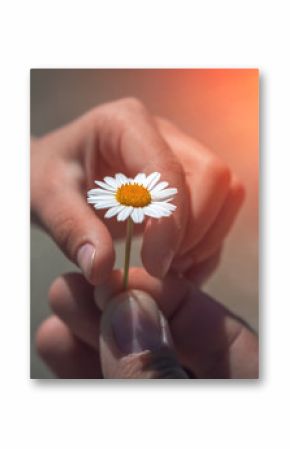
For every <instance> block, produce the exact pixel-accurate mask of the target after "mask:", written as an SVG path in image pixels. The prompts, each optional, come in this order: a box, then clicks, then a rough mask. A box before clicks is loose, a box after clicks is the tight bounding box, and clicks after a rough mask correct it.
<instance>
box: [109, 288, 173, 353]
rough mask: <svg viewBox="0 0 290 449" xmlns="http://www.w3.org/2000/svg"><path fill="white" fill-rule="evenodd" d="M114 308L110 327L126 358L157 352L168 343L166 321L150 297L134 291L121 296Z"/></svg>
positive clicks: (117, 344)
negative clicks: (141, 353) (136, 354)
mask: <svg viewBox="0 0 290 449" xmlns="http://www.w3.org/2000/svg"><path fill="white" fill-rule="evenodd" d="M114 304H115V305H114V309H113V311H112V313H111V318H110V325H111V330H112V334H113V338H114V340H115V344H116V346H117V347H118V349H119V351H120V352H121V353H122V354H124V355H126V354H134V353H139V352H143V351H145V350H151V351H154V350H158V349H160V348H161V347H162V346H164V345H166V344H167V343H168V342H167V329H166V330H164V320H163V319H162V318H161V314H160V312H159V309H158V307H157V306H156V303H155V301H154V300H153V299H152V298H151V297H150V296H149V295H148V294H147V293H145V292H142V291H139V290H132V291H129V292H126V293H123V294H122V295H120V296H119V297H118V298H117V300H115V303H114Z"/></svg>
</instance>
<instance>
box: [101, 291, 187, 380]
mask: <svg viewBox="0 0 290 449" xmlns="http://www.w3.org/2000/svg"><path fill="white" fill-rule="evenodd" d="M100 351H101V361H102V369H103V374H104V377H105V378H108V379H112V378H115V379H178V378H182V379H185V378H187V375H186V373H185V372H184V371H183V369H182V368H181V367H180V365H179V364H178V362H177V360H176V358H175V356H174V352H173V350H172V348H171V337H170V333H169V328H168V324H167V322H166V319H165V318H164V316H163V315H162V314H161V313H160V311H159V309H158V307H157V306H156V303H155V302H154V300H153V299H152V298H151V297H150V296H149V295H148V294H147V293H145V292H142V291H138V290H131V291H128V292H123V293H122V294H120V295H118V296H116V297H114V298H113V299H112V301H111V302H110V303H109V305H108V307H106V308H105V311H104V314H103V317H102V325H101V336H100Z"/></svg>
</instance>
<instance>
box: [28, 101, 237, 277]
mask: <svg viewBox="0 0 290 449" xmlns="http://www.w3.org/2000/svg"><path fill="white" fill-rule="evenodd" d="M133 124H134V126H133ZM141 171H142V172H143V171H144V172H145V173H146V174H149V173H151V172H153V171H159V172H160V173H161V174H162V180H166V181H168V182H169V184H170V186H173V187H177V189H178V195H176V198H175V199H174V204H176V205H177V209H176V211H175V212H174V214H173V215H172V216H171V217H169V218H164V219H161V220H154V219H153V220H147V222H146V224H145V225H143V226H140V225H139V226H135V233H140V232H143V245H142V254H141V255H142V261H143V265H144V267H145V269H146V270H147V272H148V273H150V274H151V275H153V276H156V277H158V278H163V277H164V276H165V275H166V274H167V273H168V272H169V271H171V272H173V271H174V272H178V273H181V274H182V275H183V276H184V277H185V278H186V279H189V280H191V281H193V282H195V283H201V282H202V281H203V280H204V279H205V278H206V277H207V275H209V274H210V273H211V272H212V271H213V270H214V268H215V267H216V265H217V263H218V260H219V255H220V252H221V248H222V244H223V241H224V239H225V237H226V235H227V234H228V232H229V229H230V228H231V226H232V224H233V222H234V220H235V217H236V215H237V213H238V211H239V209H240V206H241V204H242V202H243V199H244V188H243V186H242V185H241V183H240V182H239V181H238V180H237V178H236V177H235V175H233V174H232V173H231V171H230V170H229V168H228V167H227V166H226V164H224V163H223V162H222V161H221V160H220V159H219V158H218V157H217V156H216V155H215V154H214V153H213V152H211V151H210V150H208V149H207V148H205V147H203V146H202V145H201V144H200V143H198V142H196V141H195V140H194V139H192V138H190V137H188V136H187V135H185V134H184V133H182V132H181V131H180V130H179V129H178V128H176V127H175V126H174V125H173V124H171V123H170V122H168V121H166V120H164V119H162V118H157V117H153V116H152V115H151V114H150V113H149V112H148V111H147V110H146V108H145V106H144V105H143V104H142V103H140V102H139V101H138V100H136V99H133V98H128V99H122V100H119V101H116V102H113V103H108V104H104V105H102V106H100V107H97V108H95V109H93V110H91V111H89V112H88V113H86V114H85V115H83V116H81V117H80V118H78V119H77V120H75V121H73V122H71V123H69V124H68V125H66V126H64V127H63V128H60V129H57V130H56V131H53V132H51V133H49V134H47V135H45V136H43V137H41V138H38V139H33V140H32V143H31V208H32V214H33V217H34V219H35V220H36V221H37V222H38V223H39V224H40V225H41V226H42V227H43V228H44V229H45V230H46V231H47V232H48V233H49V234H50V235H51V236H52V237H53V239H54V240H55V241H56V243H57V244H58V245H59V246H60V248H61V249H62V251H63V252H64V253H65V254H66V255H67V257H68V258H69V259H70V260H72V261H73V262H75V263H77V260H78V257H77V256H78V250H79V249H80V248H81V246H82V245H83V244H85V243H91V244H92V245H93V246H94V247H95V248H96V252H95V256H94V259H93V261H92V267H91V270H90V271H89V272H84V275H85V276H86V278H87V280H88V281H89V282H91V283H92V284H94V285H97V284H99V283H102V282H104V281H105V280H106V279H107V278H108V277H109V275H110V273H111V272H112V268H113V265H114V257H115V255H114V248H113V239H114V238H119V237H122V236H124V231H125V226H124V224H120V223H117V221H116V220H106V222H105V223H104V221H103V219H102V217H103V215H104V211H100V213H98V214H96V212H95V210H94V209H93V208H92V207H91V206H89V205H88V204H87V203H86V192H87V190H88V189H90V188H93V187H94V182H93V181H94V180H95V179H99V180H100V179H102V178H103V177H104V176H108V175H114V174H115V173H118V172H123V173H125V174H126V175H127V176H135V175H136V173H138V172H141Z"/></svg>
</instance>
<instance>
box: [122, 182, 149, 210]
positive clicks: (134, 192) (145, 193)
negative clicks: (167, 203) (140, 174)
mask: <svg viewBox="0 0 290 449" xmlns="http://www.w3.org/2000/svg"><path fill="white" fill-rule="evenodd" d="M116 200H117V201H119V203H121V204H124V206H133V207H144V206H147V205H148V204H150V203H151V195H150V192H149V190H147V189H146V187H143V186H140V185H139V184H123V185H122V186H121V187H119V188H118V190H117V192H116Z"/></svg>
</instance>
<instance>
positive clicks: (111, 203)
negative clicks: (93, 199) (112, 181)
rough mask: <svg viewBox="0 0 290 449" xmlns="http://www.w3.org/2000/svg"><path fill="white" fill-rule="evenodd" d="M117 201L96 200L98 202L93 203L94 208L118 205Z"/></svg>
mask: <svg viewBox="0 0 290 449" xmlns="http://www.w3.org/2000/svg"><path fill="white" fill-rule="evenodd" d="M118 205H119V203H118V202H117V201H98V203H95V204H94V208H95V209H108V208H109V207H114V206H118Z"/></svg>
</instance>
